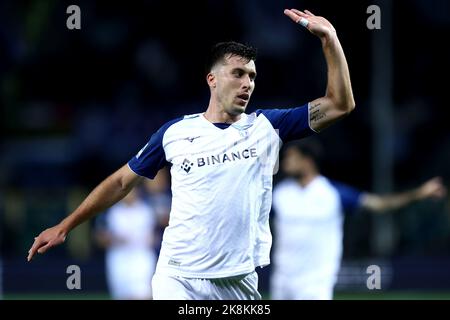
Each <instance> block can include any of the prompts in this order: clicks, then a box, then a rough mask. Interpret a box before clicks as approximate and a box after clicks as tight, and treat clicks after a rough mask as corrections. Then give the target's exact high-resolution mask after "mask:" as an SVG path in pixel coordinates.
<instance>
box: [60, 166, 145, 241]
mask: <svg viewBox="0 0 450 320" xmlns="http://www.w3.org/2000/svg"><path fill="white" fill-rule="evenodd" d="M122 170H124V168H122V169H120V170H119V171H118V172H116V173H114V174H113V175H111V176H109V177H108V178H107V179H105V180H104V181H103V182H102V183H100V184H99V185H98V186H97V187H96V188H95V189H94V190H93V191H92V192H91V193H90V194H89V195H88V196H87V197H86V199H85V200H84V201H83V202H82V203H81V204H80V206H79V207H78V208H77V209H76V210H75V211H74V212H73V213H72V214H70V215H69V216H68V217H66V218H65V219H64V220H63V221H61V223H60V226H61V227H62V228H63V230H64V231H65V233H66V234H67V233H69V232H70V231H71V230H72V229H73V228H75V227H76V226H78V225H79V224H81V223H83V222H84V221H86V220H88V219H90V218H92V217H93V216H95V215H96V214H98V213H100V212H103V211H105V210H106V209H108V208H109V207H111V206H112V205H114V204H115V203H117V202H118V201H120V200H121V199H123V198H124V197H125V196H126V195H127V194H128V193H129V192H130V190H131V189H132V188H133V187H134V186H135V185H136V184H137V183H138V181H139V180H140V179H138V178H136V179H132V180H130V179H125V178H123V177H122V176H121V174H120V172H121V171H122Z"/></svg>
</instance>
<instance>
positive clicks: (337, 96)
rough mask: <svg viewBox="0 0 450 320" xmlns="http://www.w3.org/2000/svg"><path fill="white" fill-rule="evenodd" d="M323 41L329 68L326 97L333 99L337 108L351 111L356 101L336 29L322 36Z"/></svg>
mask: <svg viewBox="0 0 450 320" xmlns="http://www.w3.org/2000/svg"><path fill="white" fill-rule="evenodd" d="M321 42H322V48H323V52H324V55H325V60H326V63H327V68H328V82H327V90H326V97H328V98H329V99H331V100H332V101H333V104H334V105H335V107H336V108H338V109H341V110H342V111H344V112H349V111H351V110H352V109H353V108H354V106H355V101H354V99H353V92H352V86H351V82H350V72H349V68H348V64H347V60H346V58H345V54H344V50H343V49H342V46H341V44H340V42H339V39H338V37H337V34H336V32H335V31H332V32H330V33H329V34H328V35H327V36H324V37H322V38H321Z"/></svg>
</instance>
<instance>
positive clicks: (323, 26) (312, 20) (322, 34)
mask: <svg viewBox="0 0 450 320" xmlns="http://www.w3.org/2000/svg"><path fill="white" fill-rule="evenodd" d="M284 14H285V15H287V16H288V17H289V18H291V20H292V21H294V22H295V23H299V21H300V19H302V18H304V19H306V20H308V25H307V27H306V28H307V29H308V30H309V31H310V32H311V33H312V34H314V35H316V36H317V37H319V38H320V39H324V38H327V37H330V36H332V35H335V34H336V30H335V29H334V27H333V25H332V24H331V23H330V22H329V21H328V20H327V19H325V18H323V17H319V16H316V15H314V14H313V13H312V12H311V11H308V10H305V11H304V12H303V11H300V10H297V9H286V10H284Z"/></svg>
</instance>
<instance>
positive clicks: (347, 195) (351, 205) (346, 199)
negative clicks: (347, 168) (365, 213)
mask: <svg viewBox="0 0 450 320" xmlns="http://www.w3.org/2000/svg"><path fill="white" fill-rule="evenodd" d="M330 182H331V184H332V185H333V186H334V187H335V188H336V190H337V192H338V193H339V197H340V198H341V203H342V208H343V210H344V211H345V212H346V213H354V212H355V211H356V210H357V209H359V208H360V207H361V195H362V194H363V192H362V191H360V190H358V189H356V188H354V187H351V186H349V185H347V184H344V183H341V182H337V181H330Z"/></svg>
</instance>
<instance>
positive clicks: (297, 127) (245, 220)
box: [128, 105, 313, 279]
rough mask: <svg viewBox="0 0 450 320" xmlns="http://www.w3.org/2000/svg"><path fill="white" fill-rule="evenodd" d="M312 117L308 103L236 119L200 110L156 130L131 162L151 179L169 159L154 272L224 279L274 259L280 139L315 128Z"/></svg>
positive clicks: (132, 166) (285, 139)
mask: <svg viewBox="0 0 450 320" xmlns="http://www.w3.org/2000/svg"><path fill="white" fill-rule="evenodd" d="M308 119H309V116H308V107H307V105H305V106H303V107H299V108H293V109H284V110H277V109H272V110H258V111H256V112H254V113H252V114H248V115H247V114H242V116H241V119H240V120H239V121H237V122H235V123H233V124H231V125H229V124H221V123H219V124H213V123H211V122H209V121H208V120H207V119H206V118H205V117H204V116H203V114H195V115H191V116H185V117H183V118H179V119H176V120H173V121H171V122H169V123H167V124H165V125H164V126H162V127H161V128H160V129H159V130H158V132H156V133H155V134H154V135H153V136H152V138H151V139H150V141H149V142H148V143H147V145H146V146H145V147H144V148H143V149H142V150H141V151H140V152H139V153H138V154H137V155H136V157H133V158H132V159H131V160H130V161H129V163H128V164H129V167H130V168H131V169H132V170H133V171H134V172H135V173H136V174H138V175H141V176H146V177H148V178H153V177H154V176H155V175H156V173H157V171H158V170H159V169H160V168H162V167H163V166H164V165H166V164H169V165H170V166H171V170H170V172H171V176H172V197H173V198H172V209H171V213H170V221H169V226H168V227H167V228H166V230H165V232H164V236H163V243H162V248H161V252H160V257H159V260H158V265H157V271H156V273H157V274H158V273H164V274H168V275H172V276H182V277H186V278H205V279H213V278H225V277H232V276H236V275H242V274H248V273H251V272H253V271H254V270H255V267H257V266H265V265H267V264H269V262H270V259H269V254H270V248H271V243H272V237H271V233H270V229H269V223H268V218H269V211H270V208H271V200H272V176H273V174H274V170H275V167H276V163H277V160H278V153H279V149H280V144H281V142H282V141H289V140H293V139H299V138H301V137H304V136H307V135H309V134H311V133H313V131H312V130H311V129H310V128H309V123H308Z"/></svg>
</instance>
